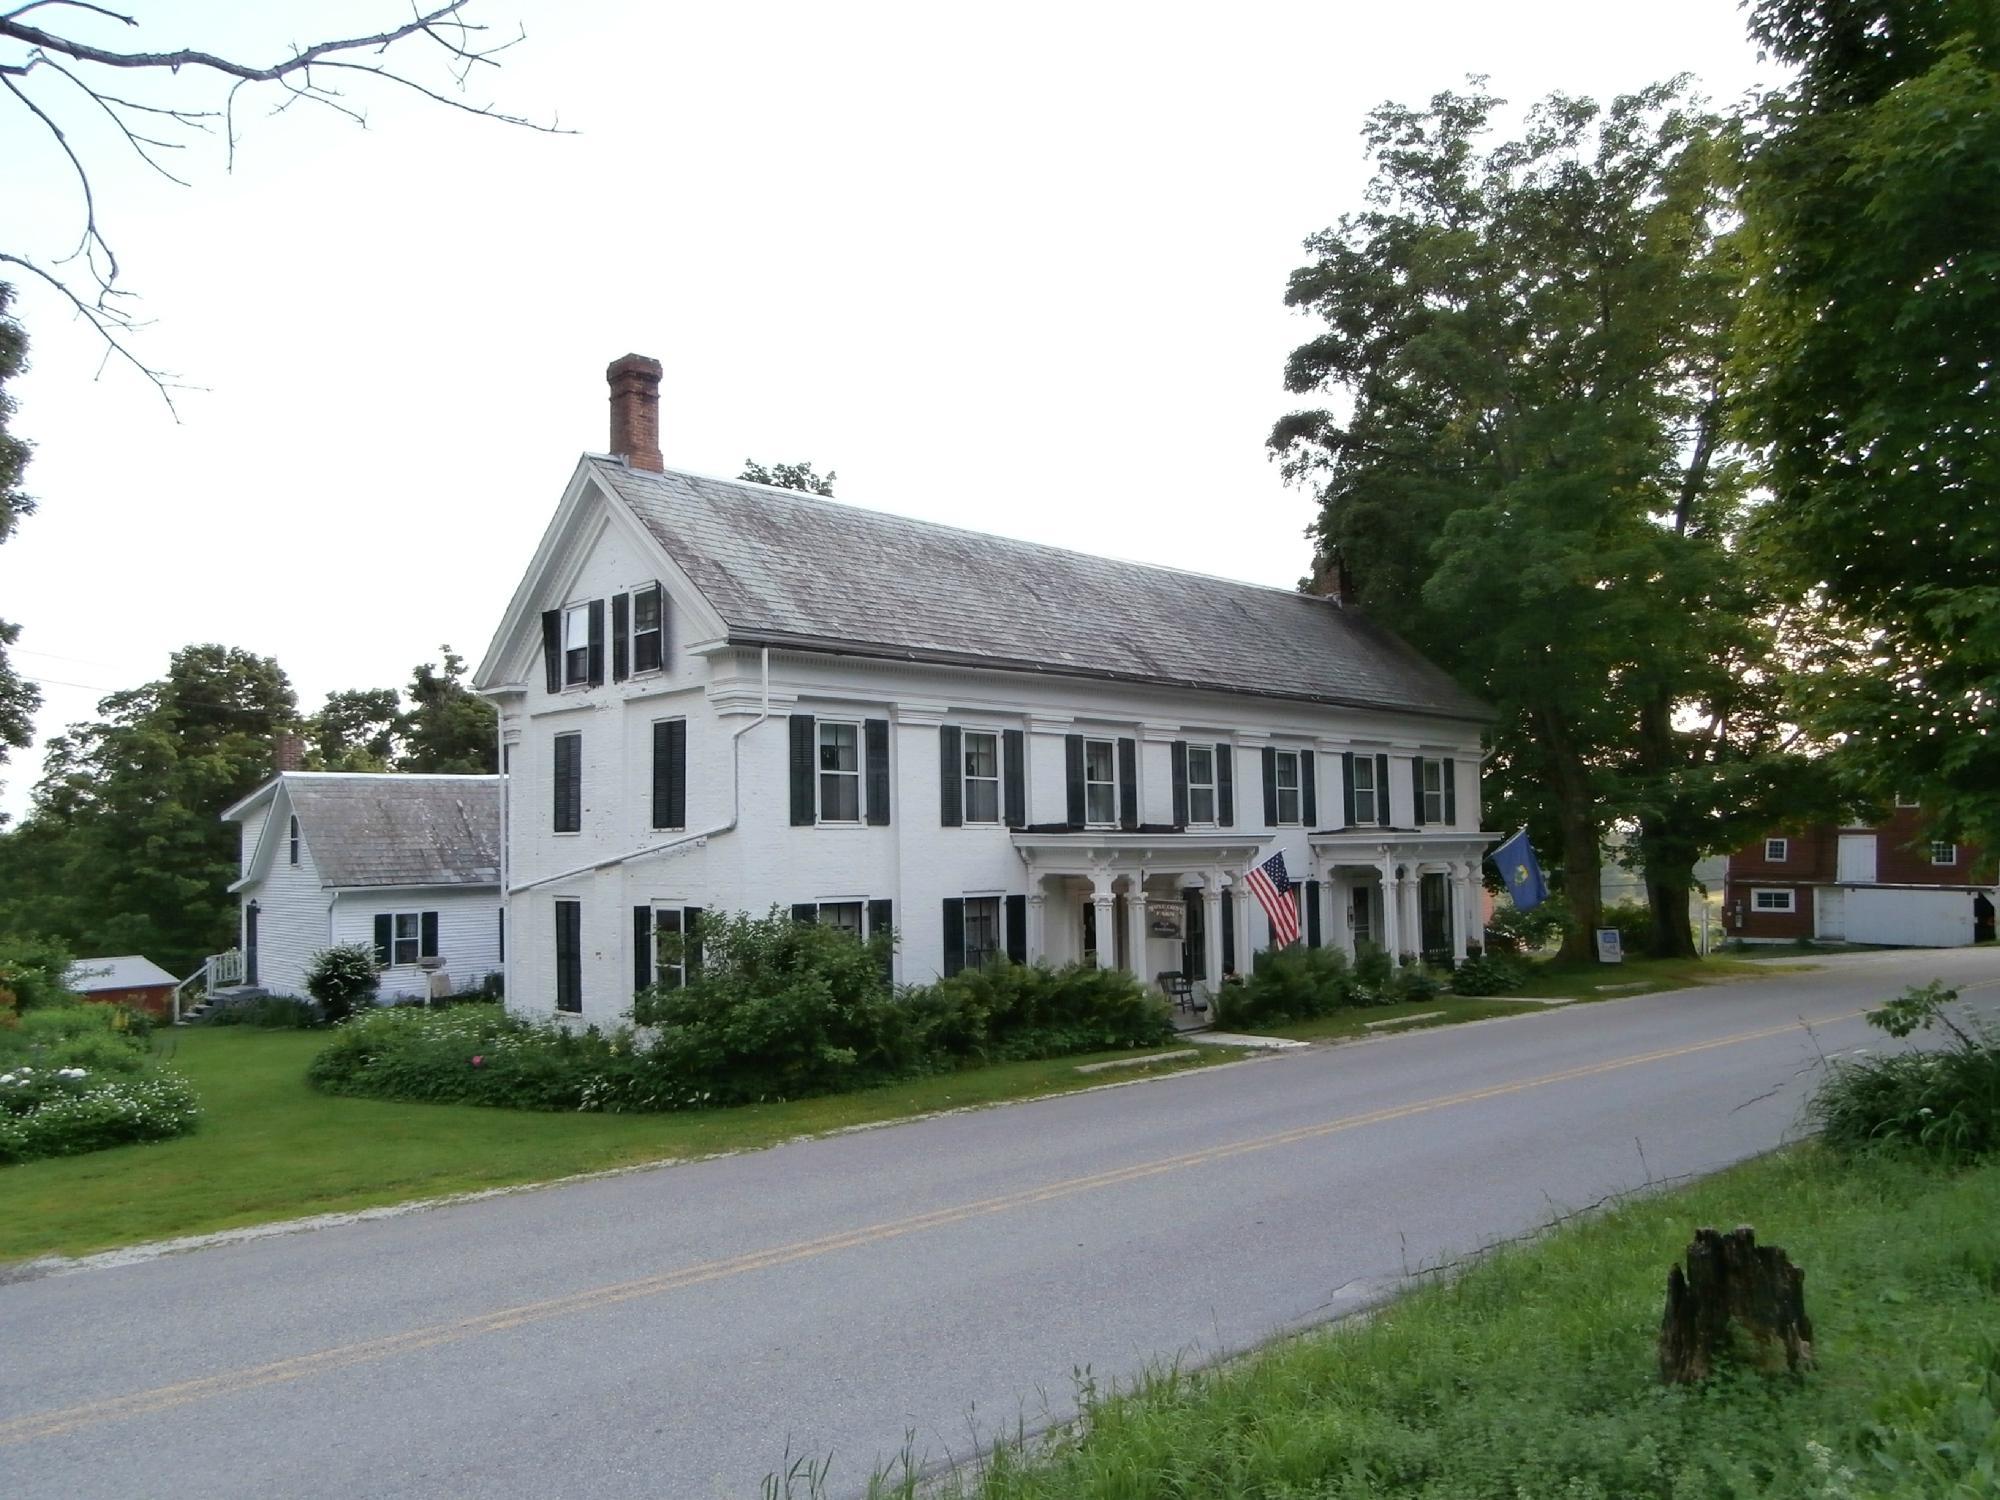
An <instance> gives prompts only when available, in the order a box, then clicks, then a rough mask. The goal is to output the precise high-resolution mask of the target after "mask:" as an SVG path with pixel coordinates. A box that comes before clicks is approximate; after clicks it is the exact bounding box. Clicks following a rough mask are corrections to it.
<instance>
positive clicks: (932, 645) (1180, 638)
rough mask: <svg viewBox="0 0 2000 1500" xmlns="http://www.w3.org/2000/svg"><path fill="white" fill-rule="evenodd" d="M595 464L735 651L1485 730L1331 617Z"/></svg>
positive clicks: (818, 505) (1276, 596)
mask: <svg viewBox="0 0 2000 1500" xmlns="http://www.w3.org/2000/svg"><path fill="white" fill-rule="evenodd" d="M584 463H585V465H586V467H587V468H588V469H590V471H591V472H593V473H594V474H595V475H596V476H597V478H598V479H599V481H600V482H601V484H602V485H603V487H604V489H605V490H606V492H608V493H609V494H611V495H614V496H616V497H617V498H618V499H619V500H621V501H622V502H623V503H624V504H625V506H626V507H627V508H628V509H629V510H630V511H631V512H632V514H633V515H634V516H635V517H637V518H638V520H639V521H640V522H641V523H642V524H643V525H644V526H645V528H646V529H647V531H648V532H650V533H651V534H652V536H653V538H654V540H656V541H657V542H658V543H659V544H660V546H661V547H662V548H663V549H664V550H665V551H666V553H667V555H668V556H669V557H670V558H672V560H673V561H674V562H675V563H676V564H677V565H678V566H679V567H680V568H681V570H682V571H683V572H684V573H686V575H687V577H688V579H689V580H690V581H691V582H692V583H693V584H694V586H695V587H696V588H697V589H699V590H700V591H701V593H702V596H703V597H704V598H705V599H706V600H707V601H708V602H709V604H710V605H712V606H713V607H714V609H715V610H716V612H717V613H718V614H719V615H720V616H721V617H722V620H723V622H724V624H725V625H726V627H727V629H728V632H729V635H728V638H729V641H730V642H731V644H734V645H744V646H782V647H790V648H793V649H799V650H814V651H834V652H842V653H847V654H853V655H873V656H886V657H895V658H901V659H905V660H915V661H933V662H940V663H948V664H957V665H966V666H984V667H1001V668H1012V669H1016V670H1025V671H1037V672H1057V673H1061V674H1063V675H1066V676H1078V677H1097V678H1111V679H1118V680H1126V681H1135V682H1155V683H1167V684H1172V685H1176V686H1182V687H1193V688H1204V689H1210V690H1214V691H1219V692H1231V693H1252V694H1256V695H1258V696H1261V697H1272V698H1293V699H1305V700H1308V701H1313V702H1322V703H1335V704H1346V705H1353V706H1358V707H1364V708H1381V709H1403V710H1407V711H1410V712H1415V713H1421V714H1433V715H1439V716H1442V717H1446V718H1453V719H1472V720H1484V719H1488V718H1491V717H1492V714H1491V711H1490V710H1489V709H1487V708H1486V706H1485V705H1484V704H1482V703H1480V702H1479V701H1478V700H1477V699H1476V698H1474V697H1473V696H1472V695H1471V694H1469V693H1467V692H1465V691H1464V690H1463V689H1462V688H1460V687H1459V686H1458V685H1457V684H1456V683H1454V682H1453V681H1452V680H1451V678H1450V677H1448V676H1447V675H1446V674H1445V673H1444V672H1443V671H1441V670H1439V669H1438V668H1437V667H1435V666H1433V665H1432V664H1431V663H1430V662H1428V661H1426V660H1425V659H1424V658H1423V657H1421V656H1419V655H1418V654H1417V653H1416V652H1415V651H1414V650H1412V649H1411V648H1410V647H1408V646H1406V645H1405V644H1403V642H1402V641H1400V640H1398V639H1397V638H1396V637H1395V636H1393V635H1391V634H1389V633H1388V632H1387V631H1386V630H1383V629H1381V628H1380V627H1379V626H1377V625H1375V624H1373V623H1372V622H1371V621H1369V620H1367V619H1366V618H1365V617H1363V616H1361V615H1358V614H1356V613H1354V612H1353V611H1351V610H1344V609H1342V608H1341V607H1340V606H1338V605H1336V604H1334V603H1333V602H1332V601H1331V600H1327V599H1320V598H1316V597H1314V596H1312V595H1309V594H1300V593H1294V592H1293V591H1291V590H1289V589H1276V588H1268V587H1263V586H1260V585H1257V584H1250V583H1237V582H1233V581H1231V580H1229V579H1224V578H1212V577H1209V576H1207V575H1205V574H1199V573H1184V572H1180V571H1178V570H1176V569H1173V568H1163V567H1157V566H1154V565H1151V564H1147V563H1134V562H1122V561H1119V560H1117V559H1115V558H1108V557H1094V556H1091V555H1089V554H1087V553H1081V552H1069V551H1065V550H1064V549H1062V548H1060V547H1048V546H1043V545H1041V544H1039V543H1035V542H1021V541H1014V540H1011V539H1009V538H1006V537H997V536H988V535H985V534H983V533H980V532H976V531H965V530H961V529H960V528H958V527H955V526H942V525H938V524H937V523H935V522H930V521H913V520H909V519H907V518H905V517H902V516H892V515H886V514H883V513H882V512H880V511H870V510H862V509H860V508H858V507H856V506H852V505H844V504H841V503H839V502H838V501H833V500H827V499H823V498H821V497H818V496H814V495H807V494H803V493H801V492H799V491H795V490H783V489H773V488H771V487H769V486H766V485H758V484H747V483H744V482H742V481H739V480H727V479H712V478H708V477H706V476H703V475H699V474H689V473H686V472H683V471H680V470H674V469H669V470H667V471H665V472H664V473H653V472H650V471H648V470H643V469H633V468H628V467H626V466H625V465H624V464H622V463H620V462H619V461H617V460H616V459H607V458H600V457H596V456H594V455H592V456H587V457H586V458H585V460H584Z"/></svg>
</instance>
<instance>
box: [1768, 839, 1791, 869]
mask: <svg viewBox="0 0 2000 1500" xmlns="http://www.w3.org/2000/svg"><path fill="white" fill-rule="evenodd" d="M1791 857H1792V841H1791V840H1790V839H1780V838H1769V839H1765V840H1764V863H1765V864H1767V865H1782V864H1785V863H1787V862H1788V861H1789V860H1790V859H1791Z"/></svg>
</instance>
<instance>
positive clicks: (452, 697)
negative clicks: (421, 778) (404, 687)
mask: <svg viewBox="0 0 2000 1500" xmlns="http://www.w3.org/2000/svg"><path fill="white" fill-rule="evenodd" d="M438 654H439V655H440V656H442V657H443V658H444V665H443V667H442V669H440V668H439V666H438V664H437V663H435V662H428V661H427V662H419V663H418V664H417V666H416V667H415V668H414V669H413V670H412V672H411V675H410V711H409V713H408V714H407V715H405V716H404V719H403V738H404V745H405V748H404V752H403V755H402V757H401V758H400V759H399V760H398V761H397V762H396V769H397V770H399V771H449V772H458V773H461V774H466V775H483V774H490V773H492V772H494V771H497V770H499V769H500V742H499V715H498V713H497V712H496V711H495V709H494V707H493V705H492V704H491V703H488V702H487V701H486V700H485V699H484V698H480V697H477V696H475V695H474V693H473V691H472V689H470V688H468V687H467V686H466V685H465V659H464V658H463V657H461V656H459V655H458V654H457V653H456V652H454V651H453V650H452V649H451V647H449V646H440V647H438Z"/></svg>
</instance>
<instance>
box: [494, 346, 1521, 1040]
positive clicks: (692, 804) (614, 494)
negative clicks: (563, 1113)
mask: <svg viewBox="0 0 2000 1500" xmlns="http://www.w3.org/2000/svg"><path fill="white" fill-rule="evenodd" d="M608 376H609V379H610V382H611V448H612V452H611V454H610V456H608V457H602V456H597V455H588V454H587V455H585V456H584V457H583V458H582V459H581V460H580V461H579V463H578V464H577V467H576V471H575V473H574V474H573V475H572V476H571V479H570V482H569V486H568V488H567V489H566V490H565V491H564V493H563V496H562V500H561V503H560V504H559V505H558V507H557V509H556V513H555V517H554V519H553V520H552V521H551V522H550V524H549V527H548V530H547V532H546V533H545V534H544V536H543V538H542V542H541V546H540V548H539V549H538V550H537V551H536V553H535V556H534V560H533V562H532V563H531V564H530V565H529V567H528V571H527V574H526V576H525V577H524V578H523V579H522V581H521V584H520V587H519V589H518V590H517V591H516V592H515V595H514V598H513V601H512V603H511V604H510V605H509V607H508V610H507V614H506V617H505V619H504V620H503V621H502V623H501V625H500V628H499V630H498V632H497V633H496V634H495V636H494V638H493V642H492V644H491V646H490V647H489V648H488V650H487V653H486V657H485V660H484V661H483V663H482V664H481V666H480V669H479V672H478V675H477V678H476V683H477V686H478V688H479V689H480V690H481V691H483V692H484V693H486V694H488V695H489V696H491V697H492V698H493V699H494V700H495V702H496V703H497V705H498V707H499V710H500V736H501V753H502V768H503V781H504V783H505V786H504V794H503V795H504V819H505V834H504V851H505V852H504V858H505V865H504V877H505V882H506V891H507V911H508V919H507V925H508V928H509V932H510V934H511V938H512V941H511V943H510V946H509V955H508V976H507V977H508V984H507V995H508V1003H509V1005H510V1007H511V1008H513V1009H514V1010H516V1011H519V1012H523V1013H529V1014H537V1013H539V1014H547V1013H550V1012H558V1013H561V1012H568V1013H572V1014H576V1015H580V1016H581V1017H583V1018H585V1019H587V1020H591V1021H599V1022H609V1021H612V1020H614V1019H615V1018H616V1017H618V1016H619V1015H620V1014H621V1013H622V1012H624V1011H625V1010H626V1009H627V1008H628V1007H629V1005H630V1003H631V998H632V994H633V991H634V989H635V987H638V986H642V985H645V984H648V983H651V982H653V981H654V980H655V979H659V980H663V981H665V982H674V981H675V980H677V979H679V978H680V977H682V974H681V971H680V969H679V968H674V969H671V970H669V971H667V972H662V971H661V969H660V967H659V961H658V953H659V951H660V950H659V948H658V946H657V943H658V938H659V936H660V935H661V934H663V933H680V934H687V935H689V936H690V937H692V938H695V939H697V940H698V936H699V924H700V921H701V916H702V914H703V913H704V912H709V911H719V910H747V911H751V912H759V913H761V912H763V911H766V910H768V909H769V908H770V907H771V906H773V905H774V904H775V905H778V906H782V907H785V908H787V909H789V910H790V911H792V912H793V913H795V914H796V915H798V916H800V917H802V918H804V917H812V918H816V919H817V920H819V921H823V922H832V923H837V924H839V925H840V926H842V927H845V928H847V929H849V930H851V931H855V932H859V933H871V932H874V931H876V930H879V929H881V928H882V927H884V926H892V927H893V928H894V930H895V933H896V936H897V954H896V959H895V976H896V978H897V979H898V980H899V981H901V982H905V983H916V982H922V981H927V980H930V979H932V978H933V977H935V976H937V975H940V974H951V973H954V972H956V971H957V970H959V969H960V968H962V967H964V966H967V965H971V964H976V963H979V962H982V961H983V960H985V959H987V958H988V957H990V956H992V955H995V954H1006V955H1008V956H1010V957H1012V958H1014V959H1017V960H1024V961H1034V960H1040V959H1046V960H1048V961H1050V962H1052V963H1063V962H1068V961H1071V960H1076V959H1083V960H1087V961H1094V962H1096V963H1098V964H1101V965H1106V966H1111V965H1116V966H1118V967H1121V968H1125V969H1129V970H1131V971H1132V972H1134V973H1136V974H1138V975H1140V976H1142V977H1143V978H1145V979H1146V980H1148V981H1152V980H1154V979H1156V978H1159V977H1162V976H1164V975H1166V974H1168V973H1174V974H1183V975H1185V976H1186V977H1188V978H1189V979H1190V980H1191V981H1193V982H1194V983H1195V984H1196V985H1205V986H1206V987H1207V988H1208V989H1210V990H1213V989H1214V987H1215V986H1217V985H1218V984H1219V983H1220V982H1221V980H1222V976H1223V974H1224V972H1225V970H1227V969H1230V968H1237V967H1240V968H1244V969H1247V968H1248V967H1249V962H1250V957H1251V954H1252V952H1253V950H1255V949H1258V948H1262V947H1264V946H1267V945H1268V943H1269V941H1270V937H1269V927H1268V923H1267V920H1266V916H1265V913H1264V911H1263V909H1262V908H1261V907H1260V906H1259V905H1258V903H1257V902H1256V901H1254V900H1253V899H1251V898H1250V896H1249V895H1248V893H1247V891H1246V890H1245V889H1244V887H1243V885H1242V882H1243V880H1244V877H1245V876H1246V874H1247V872H1248V871H1249V869H1250V868H1251V867H1252V866H1254V865H1255V864H1258V863H1260V862H1262V861H1264V860H1267V859H1269V858H1270V857H1271V856H1272V855H1273V854H1275V853H1279V852H1282V853H1283V855H1284V856H1285V862H1286V866H1287V868H1288V870H1289V872H1290V873H1291V875H1292V877H1293V878H1294V879H1295V880H1297V881H1299V882H1300V884H1299V888H1298V890H1297V891H1296V893H1295V895H1294V899H1295V900H1296V901H1298V902H1299V903H1300V906H1301V910H1300V924H1299V925H1300V928H1301V931H1302V933H1303V938H1302V940H1303V941H1306V942H1310V943H1324V944H1334V945H1338V946H1339V947H1341V948H1343V949H1346V950H1348V951H1350V952H1352V951H1353V950H1354V948H1355V946H1356V944H1357V943H1375V944H1379V945H1381V946H1382V947H1384V948H1386V949H1387V950H1388V951H1389V953H1390V954H1391V955H1402V954H1411V953H1418V952H1423V951H1433V952H1448V953H1453V954H1459V955H1462V954H1463V953H1464V952H1465V949H1466V945H1467V942H1468V940H1471V941H1477V932H1478V925H1477V924H1478V920H1479V918H1478V911H1479V906H1478V899H1479V890H1478V876H1479V860H1480V858H1481V856H1482V853H1483V851H1484V849H1485V848H1486V846H1487V845H1488V844H1489V843H1490V842H1491V841H1492V839H1493V836H1492V835H1490V834H1486V833H1482V832H1480V831H1479V762H1480V749H1479V737H1480V730H1481V727H1482V725H1483V724H1484V723H1485V722H1486V720H1487V718H1488V717H1489V716H1488V714H1487V712H1486V710H1485V709H1484V708H1483V707H1482V706H1481V705H1480V704H1479V703H1478V702H1476V701H1474V700H1473V699H1471V698H1469V697H1468V696H1467V695H1466V694H1465V693H1464V692H1462V691H1461V690H1460V689H1459V688H1458V687H1457V686H1455V685H1454V684H1453V683H1452V682H1451V680H1450V679H1449V678H1448V677H1446V676H1445V674H1444V673H1442V672H1441V671H1439V670H1438V669H1437V668H1435V667H1434V666H1432V665H1431V664H1430V663H1428V662H1426V661H1424V660H1423V659H1422V658H1421V657H1419V656H1417V655H1416V654H1415V653H1414V652H1413V651H1411V650H1410V649H1409V648H1408V647H1407V646H1405V645H1403V644H1402V643H1401V642H1400V641H1398V640H1396V639H1394V638H1392V637H1391V636H1389V635H1388V634H1386V633H1385V632H1383V631H1382V630H1380V629H1379V628H1377V627H1375V626H1374V625H1372V624H1370V623H1369V622H1368V621H1367V620H1366V619H1364V618H1361V617H1360V616H1358V615H1356V614H1354V613H1353V612H1351V611H1346V610H1343V609H1342V608H1341V606H1340V604H1339V603H1337V602H1336V601H1335V600H1333V599H1329V598H1320V597H1315V596H1313V595H1310V594H1303V593H1294V592H1291V591H1289V590H1284V589H1273V588H1264V587H1258V586H1255V585H1251V584H1245V583H1234V582H1229V581H1226V580H1222V579H1217V578H1209V577H1204V576H1201V575H1199V574H1194V573H1183V572H1178V571H1175V570H1173V569H1169V568H1161V567H1149V566H1143V565H1140V564H1136V563H1127V562H1118V561H1113V560H1111V559H1108V558H1101V557H1090V556H1085V555H1082V554H1078V553H1074V552H1066V551H1062V550H1059V549H1057V548H1053V547H1045V546H1037V545H1033V544H1030V543H1026V542H1019V541H1010V540H1007V539H1005V538H1001V537H994V536H986V535H981V534H979V533H976V532H971V531H962V530H958V529H956V528H953V527H949V526H940V525H934V524H930V523H926V522H920V521H912V520H906V519H903V518H900V517H896V516H890V515H884V514H880V513H878V512H873V511H868V510H863V509H859V508H857V507H855V506H851V505H846V504H841V503H837V502H835V501H832V500H828V499H822V498H820V497H817V496H812V495H806V494H801V493H797V492H794V491H791V490H782V489H772V488H768V487H765V486H761V485H755V484H747V483H742V482H739V481H734V480H722V479H711V478H705V477H702V476H699V475H694V474H687V473H681V472H677V471H672V470H668V469H666V468H665V467H664V465H663V463H662V460H661V455H660V451H659V440H658V432H659V417H658V400H659V379H660V366H659V365H658V363H656V362H655V361H653V360H650V359H645V358H641V357H640V356H637V355H627V356H626V357H624V358H623V359H620V360H618V361H617V362H616V363H614V364H613V365H612V366H611V368H610V370H609V371H608ZM693 946H694V953H693V955H692V956H693V957H694V958H695V960H696V961H698V941H697V942H696V943H695V944H694V945H693ZM668 951H669V952H684V951H686V945H680V944H676V945H672V947H670V948H669V950H668Z"/></svg>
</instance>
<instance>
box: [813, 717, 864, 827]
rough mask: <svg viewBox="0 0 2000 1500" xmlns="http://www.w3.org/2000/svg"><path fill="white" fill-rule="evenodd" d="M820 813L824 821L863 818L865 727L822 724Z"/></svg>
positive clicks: (842, 821)
mask: <svg viewBox="0 0 2000 1500" xmlns="http://www.w3.org/2000/svg"><path fill="white" fill-rule="evenodd" d="M819 816H820V821H821V822H823V823H859V822H860V821H861V726H860V725H859V724H829V723H827V722H826V721H824V720H822V721H821V722H820V726H819Z"/></svg>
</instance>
